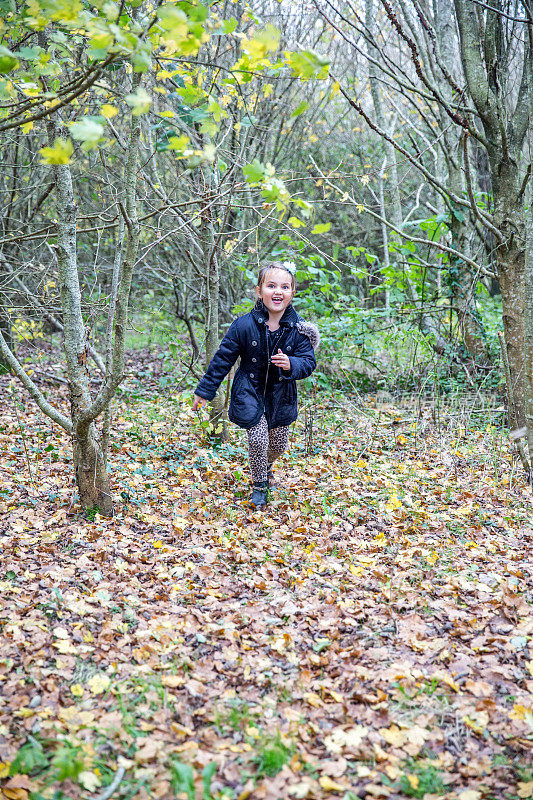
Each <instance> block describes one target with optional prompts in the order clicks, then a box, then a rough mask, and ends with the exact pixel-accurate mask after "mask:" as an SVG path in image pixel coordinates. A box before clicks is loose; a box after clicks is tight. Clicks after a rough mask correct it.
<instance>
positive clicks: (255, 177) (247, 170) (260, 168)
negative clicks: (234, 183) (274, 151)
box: [242, 158, 266, 183]
mask: <svg viewBox="0 0 533 800" xmlns="http://www.w3.org/2000/svg"><path fill="white" fill-rule="evenodd" d="M242 171H243V173H244V175H245V177H246V180H247V181H248V183H261V181H262V180H264V178H265V175H266V167H265V165H264V164H262V163H261V162H260V161H259V159H257V158H254V160H253V161H252V163H251V164H246V166H245V167H243V169H242Z"/></svg>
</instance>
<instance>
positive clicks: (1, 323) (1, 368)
mask: <svg viewBox="0 0 533 800" xmlns="http://www.w3.org/2000/svg"><path fill="white" fill-rule="evenodd" d="M4 302H5V298H4V297H3V296H2V295H0V333H1V334H2V336H3V338H4V341H5V343H6V346H7V347H8V348H9V350H10V351H11V352H12V353H14V352H15V342H14V340H13V333H12V331H11V322H10V320H9V313H8V311H7V308H6V307H5V305H4ZM10 369H11V367H10V365H9V364H8V362H7V359H5V358H4V357H3V355H2V353H0V373H2V372H9V371H10Z"/></svg>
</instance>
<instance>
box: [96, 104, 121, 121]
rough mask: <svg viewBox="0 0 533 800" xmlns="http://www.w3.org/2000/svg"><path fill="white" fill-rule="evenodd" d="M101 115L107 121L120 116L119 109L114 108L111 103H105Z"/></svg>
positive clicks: (101, 108)
mask: <svg viewBox="0 0 533 800" xmlns="http://www.w3.org/2000/svg"><path fill="white" fill-rule="evenodd" d="M100 113H101V114H102V116H104V117H105V118H106V119H111V118H112V117H116V115H117V114H118V108H116V106H112V105H110V104H109V103H104V105H103V106H101V107H100Z"/></svg>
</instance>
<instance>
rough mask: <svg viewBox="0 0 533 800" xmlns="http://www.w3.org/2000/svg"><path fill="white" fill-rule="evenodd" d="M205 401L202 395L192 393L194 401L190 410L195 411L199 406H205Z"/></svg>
mask: <svg viewBox="0 0 533 800" xmlns="http://www.w3.org/2000/svg"><path fill="white" fill-rule="evenodd" d="M206 403H207V400H206V399H205V398H203V397H198V395H197V394H195V395H194V402H193V404H192V410H193V411H197V410H198V409H199V408H201V407H202V406H205V405H206Z"/></svg>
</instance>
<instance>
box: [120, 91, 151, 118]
mask: <svg viewBox="0 0 533 800" xmlns="http://www.w3.org/2000/svg"><path fill="white" fill-rule="evenodd" d="M125 100H126V103H127V104H128V105H129V106H130V107H131V109H132V111H131V113H132V114H133V116H134V117H140V116H141V114H146V112H147V111H149V110H150V106H151V105H152V98H151V97H150V95H149V94H148V92H147V91H146V89H145V88H144V87H143V86H138V87H137V89H136V90H135V91H134V92H132V93H131V94H127V95H126V97H125Z"/></svg>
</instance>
